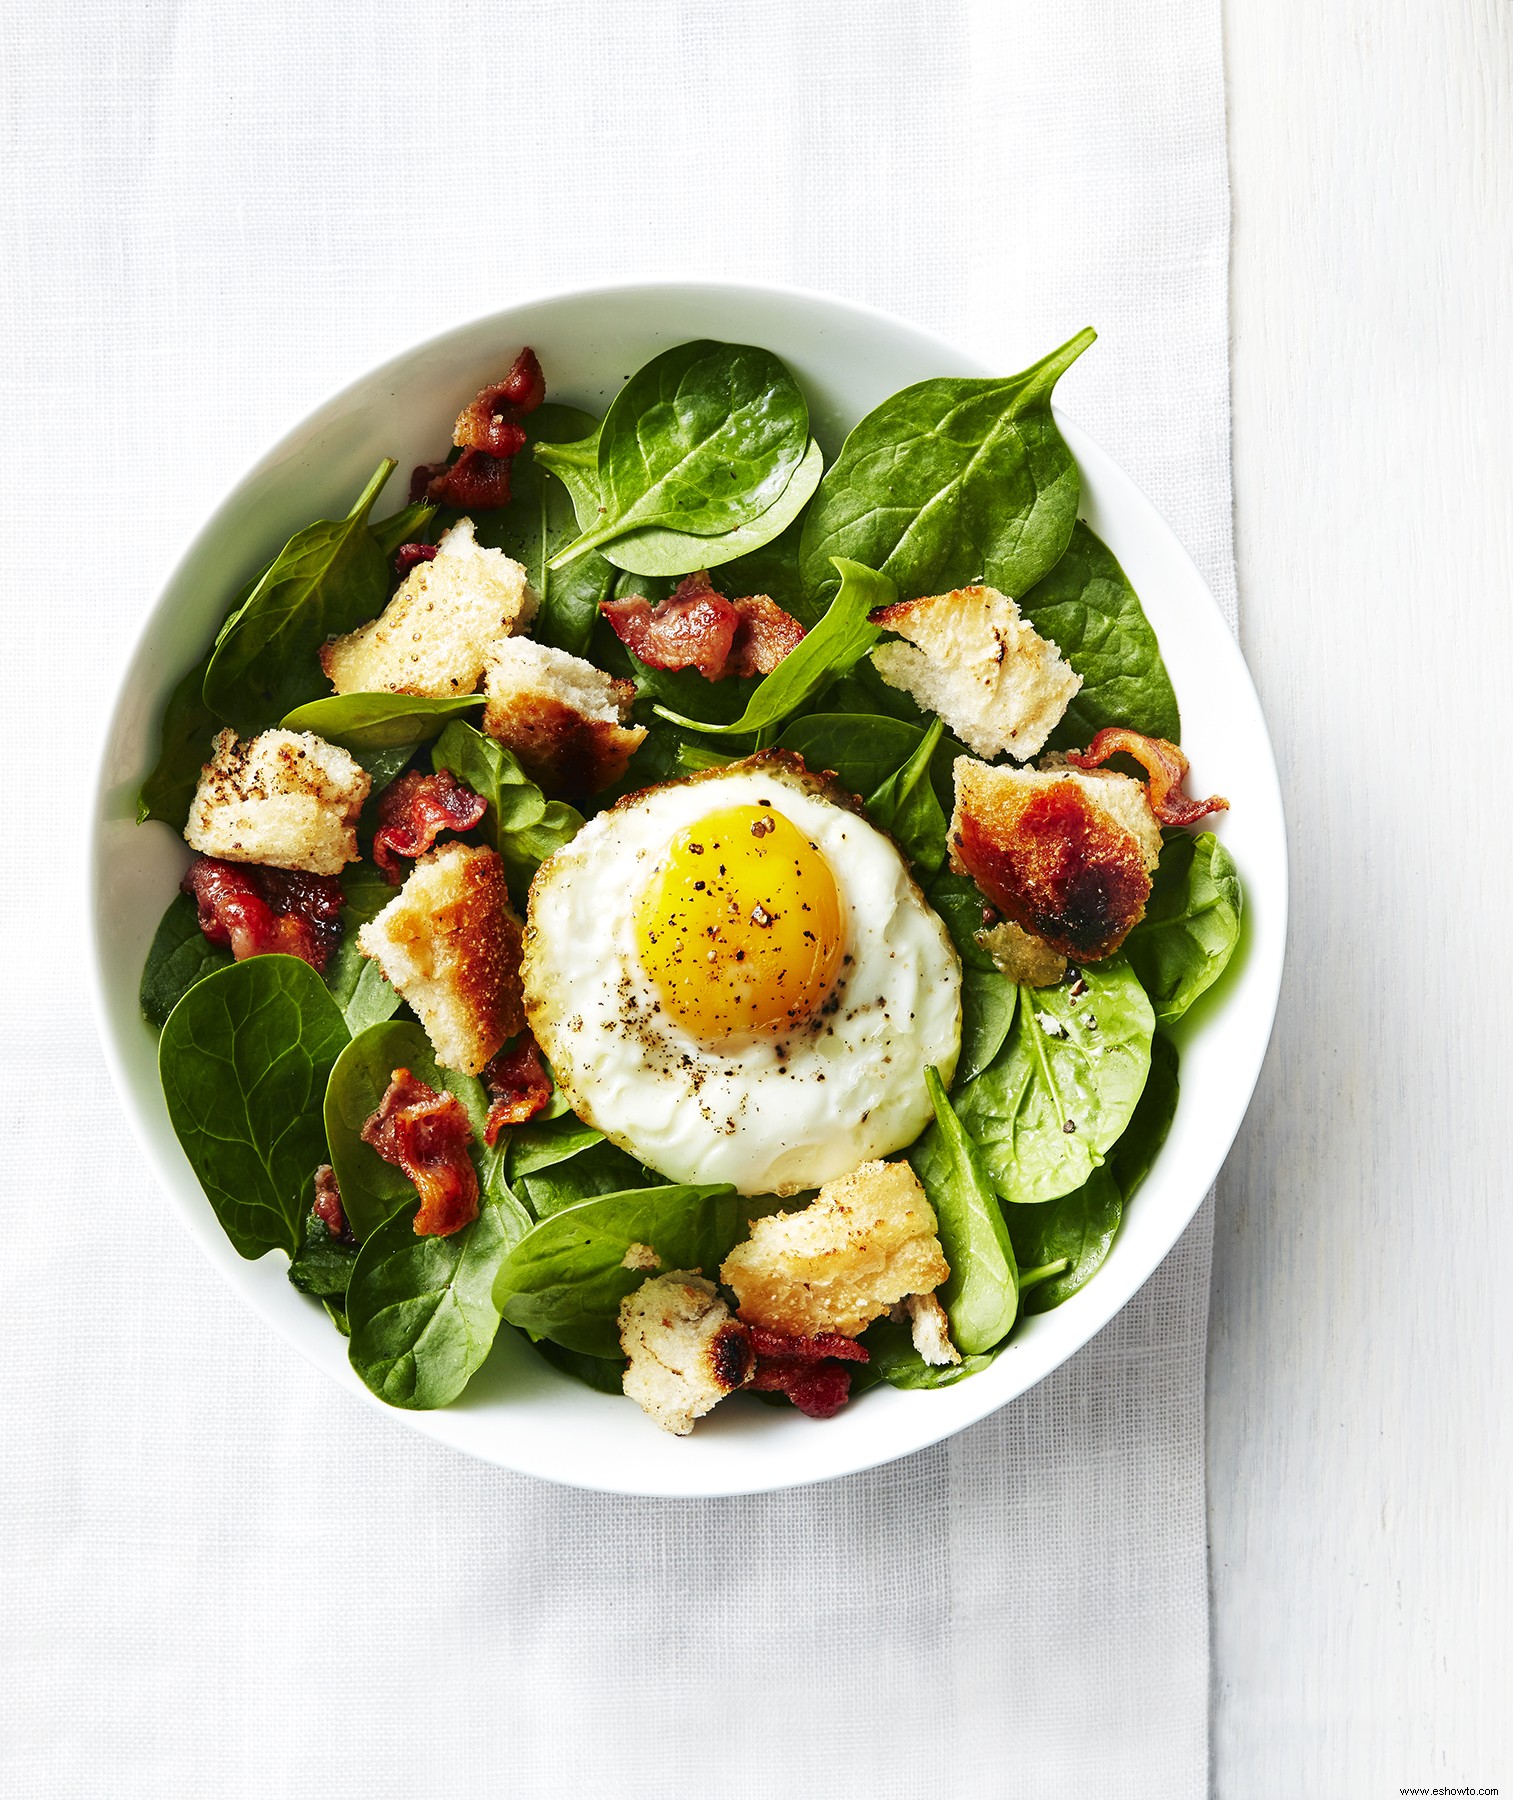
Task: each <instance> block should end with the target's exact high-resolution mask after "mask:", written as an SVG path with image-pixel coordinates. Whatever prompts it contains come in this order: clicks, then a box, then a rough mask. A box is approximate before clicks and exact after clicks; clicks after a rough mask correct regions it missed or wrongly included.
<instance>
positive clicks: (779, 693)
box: [657, 557, 894, 737]
mask: <svg viewBox="0 0 1513 1800" xmlns="http://www.w3.org/2000/svg"><path fill="white" fill-rule="evenodd" d="M835 566H836V568H837V569H839V570H840V574H841V585H840V590H839V592H838V593H837V594H836V596H835V598H834V600H832V601H831V603H830V608H829V611H828V612H826V614H825V616H824V618H822V619H821V620H820V622H819V624H818V625H816V626H814V627H813V629H812V630H811V631H809V632H808V633H807V634H806V636H805V637H804V638H803V640H802V641H801V642H800V643H799V644H798V645H797V646H796V647H795V648H794V649H792V650H790V651H789V652H788V654H787V655H786V656H785V657H784V658H783V660H782V661H781V662H780V663H779V664H778V666H777V667H776V668H775V669H774V670H773V671H772V673H771V674H770V675H764V676H763V677H762V679H761V681H760V682H759V683H758V684H757V689H756V692H755V693H754V694H753V695H752V696H751V699H750V701H749V702H748V704H747V707H746V710H745V712H743V713H742V714H741V716H740V718H739V719H737V720H735V721H734V723H732V724H729V725H709V724H706V723H704V721H703V720H700V719H689V718H685V717H684V716H683V715H682V714H681V713H675V712H670V711H669V710H668V709H667V708H666V707H665V706H658V708H657V712H658V713H659V714H660V715H661V717H662V718H664V719H668V720H670V721H671V722H672V723H673V724H674V725H683V726H686V727H687V728H688V729H689V730H690V731H702V732H704V733H705V734H706V735H707V736H709V737H728V736H730V735H731V734H732V733H734V732H749V731H765V730H766V729H767V728H768V727H769V726H772V725H777V724H779V723H780V722H781V721H782V720H784V719H786V718H787V717H788V715H789V714H790V713H794V712H797V711H798V709H799V708H800V707H801V706H803V705H804V703H805V702H806V701H808V700H811V699H813V697H814V696H815V695H816V694H817V693H819V692H820V690H821V689H822V688H824V687H825V686H826V685H827V684H828V683H830V682H832V681H834V680H835V679H836V678H837V677H838V676H841V675H844V674H845V673H846V671H847V670H848V669H850V668H851V667H852V665H853V664H854V663H856V662H858V661H859V660H860V659H861V658H862V657H863V656H865V655H866V654H867V652H868V651H869V650H870V649H871V648H872V646H873V645H874V644H875V643H876V642H877V640H878V638H879V637H880V636H881V635H882V633H881V632H880V630H879V629H878V627H877V626H876V625H874V624H872V623H871V621H870V620H869V619H868V617H867V615H868V613H869V612H871V611H872V609H873V608H874V607H877V606H887V605H888V604H889V603H890V602H891V601H892V599H893V597H894V590H893V587H892V584H891V583H889V582H888V581H885V580H884V579H883V577H882V576H881V575H878V574H876V573H874V571H873V570H871V569H864V568H863V567H862V565H861V564H860V563H854V562H848V561H847V560H846V559H845V558H844V557H837V558H836V559H835Z"/></svg>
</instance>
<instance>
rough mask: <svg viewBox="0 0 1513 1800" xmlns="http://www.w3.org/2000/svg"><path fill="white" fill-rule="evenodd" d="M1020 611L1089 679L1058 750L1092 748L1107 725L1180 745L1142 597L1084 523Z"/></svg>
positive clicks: (1062, 729)
mask: <svg viewBox="0 0 1513 1800" xmlns="http://www.w3.org/2000/svg"><path fill="white" fill-rule="evenodd" d="M1019 610H1020V611H1021V612H1022V613H1023V614H1024V616H1025V618H1027V619H1028V620H1029V622H1030V623H1031V624H1032V625H1033V626H1034V627H1035V629H1036V630H1037V631H1038V632H1039V633H1040V635H1041V636H1042V637H1046V638H1050V639H1051V641H1052V642H1053V643H1054V644H1055V645H1056V647H1057V648H1058V649H1059V650H1060V652H1061V654H1062V655H1063V656H1064V657H1065V658H1066V660H1067V661H1068V662H1069V663H1070V664H1071V665H1072V667H1073V668H1074V669H1075V670H1076V671H1077V673H1078V674H1079V675H1080V676H1081V677H1082V687H1081V690H1080V691H1079V692H1078V693H1077V694H1075V695H1074V696H1073V698H1072V703H1071V705H1070V706H1068V707H1067V709H1066V714H1065V717H1064V718H1063V719H1062V721H1061V723H1060V725H1058V726H1057V728H1056V734H1055V736H1054V738H1053V739H1052V742H1053V743H1054V744H1056V745H1057V746H1061V745H1084V744H1089V743H1091V742H1092V740H1093V736H1094V734H1095V733H1096V732H1098V731H1101V730H1102V729H1103V727H1104V726H1105V725H1128V726H1130V727H1131V728H1132V729H1133V730H1135V731H1143V732H1145V733H1146V735H1147V736H1149V737H1159V738H1166V739H1168V740H1169V741H1170V742H1171V743H1174V744H1175V743H1176V742H1177V741H1178V739H1179V738H1180V736H1181V734H1182V719H1181V715H1180V714H1179V713H1178V711H1177V696H1176V693H1175V691H1174V690H1173V688H1172V683H1171V677H1170V676H1169V675H1168V674H1167V672H1166V664H1165V663H1164V662H1163V661H1162V660H1161V646H1160V645H1159V644H1158V643H1157V642H1156V634H1155V632H1154V631H1152V629H1151V624H1150V620H1149V619H1147V618H1146V616H1145V608H1144V607H1143V606H1141V604H1140V596H1139V595H1138V594H1137V593H1136V592H1135V590H1134V589H1133V588H1132V587H1131V586H1130V584H1129V578H1128V577H1127V576H1126V575H1125V573H1124V570H1123V569H1121V568H1120V566H1119V562H1118V559H1117V558H1116V557H1115V555H1114V553H1113V551H1112V550H1110V549H1109V547H1108V546H1107V544H1105V543H1103V542H1101V541H1100V540H1099V539H1098V538H1097V537H1095V536H1094V535H1093V533H1092V532H1091V531H1089V530H1088V528H1087V526H1086V525H1084V524H1083V523H1082V521H1081V520H1080V519H1079V520H1078V521H1077V523H1076V524H1075V525H1074V526H1073V527H1072V536H1071V541H1070V542H1069V543H1068V545H1067V547H1066V553H1065V555H1063V556H1062V558H1061V560H1060V562H1058V563H1057V564H1056V566H1055V567H1054V568H1053V569H1052V570H1051V571H1050V573H1049V574H1047V575H1043V576H1042V577H1041V578H1040V580H1039V581H1037V582H1036V583H1035V585H1034V587H1032V588H1031V589H1030V591H1029V592H1028V593H1027V594H1026V595H1024V597H1023V598H1022V599H1021V600H1020V602H1019Z"/></svg>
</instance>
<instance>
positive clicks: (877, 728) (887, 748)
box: [778, 712, 924, 795]
mask: <svg viewBox="0 0 1513 1800" xmlns="http://www.w3.org/2000/svg"><path fill="white" fill-rule="evenodd" d="M923 736H924V733H923V731H922V730H921V729H920V727H919V726H917V725H906V724H905V723H904V722H903V720H902V719H889V718H882V717H876V716H868V715H865V714H859V713H854V712H842V713H830V712H817V713H806V714H805V715H804V716H803V717H802V718H799V719H790V720H789V722H788V723H787V724H786V725H785V726H784V727H783V731H782V735H781V736H780V737H779V738H778V743H779V744H780V745H781V746H782V747H783V749H785V750H796V751H797V752H798V754H799V755H800V756H802V757H803V759H804V761H805V763H806V764H808V766H809V767H810V768H811V769H816V770H818V769H828V770H830V772H831V773H832V774H833V775H835V776H836V777H837V779H838V780H839V781H840V782H841V783H842V784H843V785H844V786H846V787H848V788H850V790H851V792H852V793H853V794H856V795H862V794H870V793H873V792H874V791H875V790H876V789H878V788H880V787H881V786H882V785H883V783H884V782H885V781H887V779H888V778H889V776H890V775H893V774H894V773H896V772H897V770H898V769H899V768H900V767H901V766H902V765H903V764H905V763H907V762H908V760H909V758H910V757H911V756H913V754H914V752H915V751H916V750H917V749H918V748H919V746H920V742H921V740H922V738H923Z"/></svg>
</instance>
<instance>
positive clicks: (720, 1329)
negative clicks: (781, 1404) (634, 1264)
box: [620, 1271, 756, 1437]
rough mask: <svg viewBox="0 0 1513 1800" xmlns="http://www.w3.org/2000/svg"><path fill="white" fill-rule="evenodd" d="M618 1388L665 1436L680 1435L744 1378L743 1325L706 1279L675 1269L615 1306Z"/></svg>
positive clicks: (747, 1355)
mask: <svg viewBox="0 0 1513 1800" xmlns="http://www.w3.org/2000/svg"><path fill="white" fill-rule="evenodd" d="M620 1348H621V1349H622V1350H623V1351H624V1352H625V1354H626V1356H627V1357H628V1358H629V1361H628V1363H627V1364H626V1369H625V1377H624V1382H623V1386H624V1388H625V1392H626V1394H627V1395H628V1396H629V1398H630V1399H632V1400H634V1401H635V1403H636V1405H637V1406H639V1407H640V1408H641V1410H642V1411H643V1412H645V1413H647V1414H649V1415H650V1416H651V1417H652V1418H653V1419H655V1420H656V1422H657V1424H659V1425H660V1426H661V1427H662V1429H663V1430H664V1431H670V1432H672V1433H673V1434H674V1436H676V1437H686V1436H687V1435H688V1433H689V1432H690V1431H692V1430H693V1422H694V1420H695V1419H702V1418H703V1416H704V1414H705V1413H707V1412H708V1411H709V1409H710V1408H711V1407H712V1406H714V1405H716V1404H717V1402H719V1401H721V1400H723V1399H724V1398H725V1396H726V1395H727V1394H730V1393H734V1391H735V1390H736V1389H737V1388H738V1387H741V1386H742V1385H743V1384H744V1383H745V1382H746V1381H748V1380H749V1379H750V1377H751V1370H752V1366H753V1364H754V1363H755V1361H756V1357H755V1355H754V1354H753V1351H752V1348H751V1339H750V1337H749V1336H748V1334H747V1331H746V1328H745V1326H744V1325H742V1324H740V1323H739V1321H738V1320H735V1319H732V1318H731V1316H730V1309H729V1307H727V1306H726V1304H725V1302H724V1301H723V1300H722V1299H721V1298H720V1296H719V1295H718V1293H716V1291H715V1285H714V1283H713V1282H712V1281H705V1280H704V1278H703V1277H702V1276H700V1275H690V1274H688V1273H687V1272H686V1271H678V1272H676V1273H673V1274H670V1275H658V1276H656V1277H654V1278H653V1279H652V1280H651V1281H645V1282H642V1284H641V1286H640V1287H638V1288H637V1289H636V1290H635V1292H634V1293H630V1294H627V1295H626V1296H625V1298H624V1299H623V1300H622V1301H621V1302H620Z"/></svg>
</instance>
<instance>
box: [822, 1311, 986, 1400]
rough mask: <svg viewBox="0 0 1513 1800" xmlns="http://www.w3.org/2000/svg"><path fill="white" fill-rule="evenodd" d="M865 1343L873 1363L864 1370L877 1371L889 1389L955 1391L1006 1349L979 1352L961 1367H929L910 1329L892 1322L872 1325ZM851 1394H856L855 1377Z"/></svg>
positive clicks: (963, 1362) (963, 1361)
mask: <svg viewBox="0 0 1513 1800" xmlns="http://www.w3.org/2000/svg"><path fill="white" fill-rule="evenodd" d="M862 1343H863V1344H864V1345H865V1346H866V1348H867V1353H868V1355H869V1356H870V1357H871V1359H872V1360H871V1362H870V1364H867V1365H865V1366H867V1367H869V1368H872V1369H875V1370H876V1371H877V1373H878V1375H880V1376H881V1377H882V1379H883V1380H884V1381H886V1382H887V1384H888V1386H889V1387H895V1388H909V1389H920V1388H943V1387H954V1386H955V1385H956V1383H957V1382H958V1381H965V1380H966V1379H967V1378H968V1376H971V1375H980V1374H981V1373H982V1372H983V1370H984V1369H985V1368H987V1367H988V1365H989V1364H990V1363H992V1362H993V1361H995V1360H996V1358H997V1356H998V1352H999V1350H1000V1349H1002V1347H1003V1346H1002V1345H1001V1344H1000V1345H997V1346H995V1348H993V1349H992V1350H980V1351H978V1352H977V1353H976V1354H975V1355H972V1356H964V1357H962V1359H961V1361H960V1362H959V1363H927V1362H926V1361H925V1359H924V1358H923V1357H922V1356H921V1355H920V1353H919V1352H918V1351H917V1350H916V1349H915V1348H914V1339H913V1337H912V1336H911V1335H910V1332H909V1327H908V1326H907V1325H896V1324H894V1322H893V1321H892V1320H891V1319H879V1320H878V1321H877V1323H876V1324H875V1325H870V1326H869V1327H868V1328H867V1330H866V1331H865V1332H864V1333H863V1335H862ZM869 1385H870V1384H869ZM851 1391H852V1393H853V1394H854V1393H855V1392H856V1391H857V1382H856V1379H855V1377H853V1378H852V1382H851Z"/></svg>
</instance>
